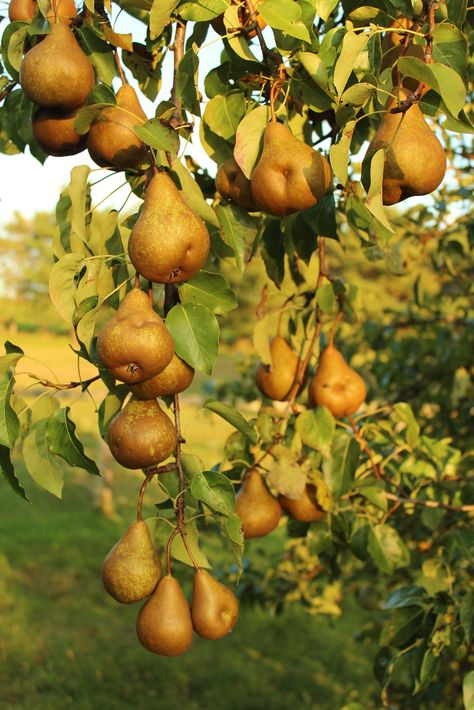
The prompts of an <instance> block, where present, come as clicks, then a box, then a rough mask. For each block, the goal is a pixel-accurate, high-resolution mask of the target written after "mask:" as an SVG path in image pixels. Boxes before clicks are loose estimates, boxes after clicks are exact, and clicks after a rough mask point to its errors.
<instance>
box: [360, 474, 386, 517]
mask: <svg viewBox="0 0 474 710" xmlns="http://www.w3.org/2000/svg"><path fill="white" fill-rule="evenodd" d="M366 483H367V481H361V482H360V484H359V483H357V482H356V485H355V486H354V488H355V489H356V490H358V491H359V493H360V495H361V496H363V497H364V498H366V499H367V500H368V501H369V503H372V505H375V507H376V508H380V510H383V512H384V513H386V512H387V510H388V501H387V498H386V496H385V490H384V488H383V486H378V485H376V484H375V482H374V484H373V485H364V484H366Z"/></svg>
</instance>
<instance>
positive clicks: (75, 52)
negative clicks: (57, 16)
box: [20, 22, 94, 111]
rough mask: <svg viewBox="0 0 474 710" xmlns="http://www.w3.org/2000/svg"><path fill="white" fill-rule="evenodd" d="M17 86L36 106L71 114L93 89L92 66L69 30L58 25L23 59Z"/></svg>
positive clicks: (54, 25) (64, 26) (62, 25)
mask: <svg viewBox="0 0 474 710" xmlns="http://www.w3.org/2000/svg"><path fill="white" fill-rule="evenodd" d="M20 84H21V87H22V89H23V91H24V92H25V95H26V96H27V98H28V99H30V101H33V103H35V104H37V105H38V106H44V107H49V108H52V107H54V108H58V109H61V110H62V111H72V110H73V109H75V108H79V107H80V106H83V104H84V103H85V101H86V98H87V95H88V93H89V91H90V90H91V89H92V87H93V86H94V70H93V68H92V64H91V63H90V61H89V60H88V59H87V57H86V55H85V54H84V52H83V51H82V49H81V48H80V46H79V45H78V43H77V41H76V38H75V37H74V34H73V32H72V30H71V29H70V28H69V27H68V26H67V25H65V24H62V23H60V22H58V23H54V24H52V25H51V32H50V34H48V35H46V36H45V38H44V39H43V41H42V42H40V43H39V44H37V45H35V46H34V47H33V48H32V49H30V51H29V52H27V54H25V56H24V57H23V61H22V62H21V65H20Z"/></svg>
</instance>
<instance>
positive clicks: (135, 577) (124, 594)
mask: <svg viewBox="0 0 474 710" xmlns="http://www.w3.org/2000/svg"><path fill="white" fill-rule="evenodd" d="M160 577H161V563H160V558H159V557H158V555H157V554H156V550H155V548H154V547H153V543H152V541H151V537H150V531H149V530H148V525H147V524H146V523H145V522H144V521H143V520H138V521H136V522H134V523H132V524H131V525H129V526H128V528H127V530H126V531H125V533H124V535H123V536H122V537H121V538H120V540H119V541H118V542H117V544H116V545H114V546H113V548H112V549H111V550H110V552H109V554H108V555H107V557H106V558H105V560H104V564H103V565H102V581H103V583H104V587H105V588H106V590H107V591H108V593H109V594H110V595H111V596H112V597H113V598H114V599H116V600H117V601H118V602H121V603H122V604H133V602H138V601H140V599H144V598H145V597H147V596H148V595H149V594H151V593H152V591H153V590H154V588H155V587H156V585H157V584H158V580H159V579H160Z"/></svg>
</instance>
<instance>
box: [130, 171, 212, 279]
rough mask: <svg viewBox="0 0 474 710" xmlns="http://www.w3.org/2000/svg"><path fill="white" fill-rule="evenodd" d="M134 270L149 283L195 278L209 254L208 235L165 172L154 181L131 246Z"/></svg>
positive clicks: (151, 182)
mask: <svg viewBox="0 0 474 710" xmlns="http://www.w3.org/2000/svg"><path fill="white" fill-rule="evenodd" d="M128 252H129V254H130V259H131V261H132V264H133V265H134V267H135V269H136V270H137V271H138V273H139V274H141V275H142V276H144V277H145V278H146V279H148V280H149V281H155V282H157V283H176V282H180V281H187V280H188V279H190V278H192V277H193V276H194V275H195V274H197V272H198V271H199V269H200V268H201V267H202V265H203V264H204V262H205V261H206V259H207V256H208V254H209V233H208V231H207V229H206V226H205V224H204V222H203V221H202V219H200V218H199V217H198V216H197V215H195V214H194V212H193V211H192V209H191V208H190V207H188V205H187V204H186V202H185V201H184V199H183V197H182V196H181V192H180V190H178V188H177V187H176V185H175V184H174V182H173V180H172V179H171V178H170V176H169V175H168V174H167V173H165V172H159V173H156V174H155V175H154V176H153V178H152V179H151V181H150V183H149V185H148V187H147V190H146V193H145V201H144V204H143V209H142V212H141V214H140V216H139V218H138V219H137V221H136V223H135V225H134V227H133V229H132V232H131V234H130V240H129V243H128Z"/></svg>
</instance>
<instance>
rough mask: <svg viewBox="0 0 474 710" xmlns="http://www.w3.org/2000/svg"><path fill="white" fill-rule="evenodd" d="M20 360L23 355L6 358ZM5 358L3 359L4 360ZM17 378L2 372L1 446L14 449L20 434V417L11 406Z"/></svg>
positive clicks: (0, 377)
mask: <svg viewBox="0 0 474 710" xmlns="http://www.w3.org/2000/svg"><path fill="white" fill-rule="evenodd" d="M12 357H16V359H18V358H19V357H21V355H18V356H15V355H13V356H12V355H6V356H5V358H8V359H11V358H12ZM3 359H4V358H2V360H3ZM14 384H15V378H14V376H13V372H12V371H11V370H8V371H6V372H0V446H6V447H7V448H8V449H12V448H13V446H14V444H15V442H16V440H17V438H18V434H19V433H20V422H19V419H18V416H17V414H16V412H15V410H14V409H13V407H12V406H11V395H12V391H13V385H14Z"/></svg>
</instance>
